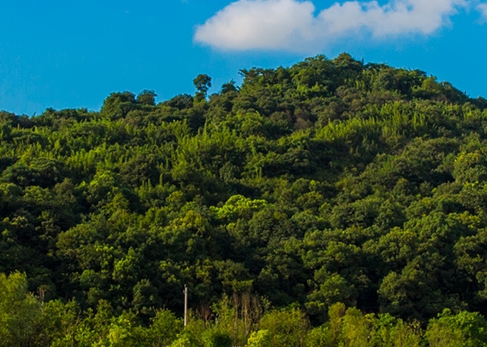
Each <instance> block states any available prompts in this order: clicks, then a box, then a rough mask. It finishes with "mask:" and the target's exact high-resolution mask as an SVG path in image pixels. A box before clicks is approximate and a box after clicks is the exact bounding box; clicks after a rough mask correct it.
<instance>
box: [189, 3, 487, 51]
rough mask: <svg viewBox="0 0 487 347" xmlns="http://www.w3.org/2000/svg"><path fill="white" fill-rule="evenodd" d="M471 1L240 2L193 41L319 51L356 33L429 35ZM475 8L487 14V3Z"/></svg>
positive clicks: (200, 29) (200, 28) (220, 14)
mask: <svg viewBox="0 0 487 347" xmlns="http://www.w3.org/2000/svg"><path fill="white" fill-rule="evenodd" d="M471 3H472V1H469V0H391V1H390V2H388V3H386V4H385V5H380V4H379V3H378V2H377V1H368V2H359V1H347V2H342V3H335V4H334V5H332V6H331V7H329V8H326V9H324V10H322V11H321V12H319V13H316V8H315V6H314V4H313V3H312V2H311V1H299V0H238V1H237V2H234V3H231V4H230V5H228V6H227V7H225V8H224V9H222V10H221V11H219V12H218V13H216V14H215V15H214V16H213V17H212V18H210V19H209V20H208V21H206V23H205V24H203V25H201V26H198V27H197V29H196V33H195V36H194V39H195V41H196V42H198V43H202V44H206V45H209V46H211V47H214V48H218V49H223V50H249V49H266V50H297V51H310V50H311V51H313V50H317V49H321V48H323V47H324V46H326V45H327V44H330V43H331V42H332V41H334V40H338V39H343V38H344V37H351V36H355V35H359V34H360V35H364V34H368V35H372V37H374V38H385V37H390V36H399V35H407V34H422V35H429V34H431V33H433V32H435V31H436V30H438V29H440V28H441V27H443V26H445V25H448V24H449V22H450V17H451V16H452V15H454V14H455V13H456V12H457V11H458V9H460V8H465V7H469V6H471ZM477 8H478V9H479V10H480V11H482V12H483V13H484V14H485V15H486V17H487V5H485V4H481V5H478V6H477Z"/></svg>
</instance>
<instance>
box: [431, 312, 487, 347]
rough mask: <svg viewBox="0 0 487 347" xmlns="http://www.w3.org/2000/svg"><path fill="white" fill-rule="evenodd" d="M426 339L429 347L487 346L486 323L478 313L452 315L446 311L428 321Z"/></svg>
mask: <svg viewBox="0 0 487 347" xmlns="http://www.w3.org/2000/svg"><path fill="white" fill-rule="evenodd" d="M426 338H427V340H428V342H429V345H430V346H431V347H437V346H438V347H440V346H445V347H449V346H465V347H467V346H468V347H476V346H485V345H486V344H487V321H486V320H485V318H484V317H482V316H479V314H478V313H473V312H466V311H462V312H460V313H458V314H456V315H453V314H452V313H451V311H450V310H448V309H446V310H444V311H443V312H442V313H441V314H439V315H438V318H435V319H432V320H430V323H429V325H428V330H427V331H426Z"/></svg>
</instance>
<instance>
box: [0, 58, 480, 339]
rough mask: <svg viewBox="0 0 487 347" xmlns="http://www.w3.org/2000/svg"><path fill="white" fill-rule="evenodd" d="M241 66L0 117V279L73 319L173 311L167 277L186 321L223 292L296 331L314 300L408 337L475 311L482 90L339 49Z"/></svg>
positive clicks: (324, 311) (314, 322) (309, 316)
mask: <svg viewBox="0 0 487 347" xmlns="http://www.w3.org/2000/svg"><path fill="white" fill-rule="evenodd" d="M241 73H242V75H243V77H244V81H243V84H242V85H241V86H240V87H237V86H236V85H235V83H233V82H229V83H226V84H224V85H223V86H222V87H221V90H220V92H219V93H216V94H213V95H208V90H209V87H210V86H211V78H210V77H209V76H207V75H199V76H197V77H196V78H195V80H194V84H195V88H196V91H195V94H194V95H178V96H175V97H174V98H172V99H170V100H167V101H164V102H161V103H159V104H157V105H156V103H155V96H156V95H155V94H154V93H153V92H151V91H144V92H142V93H140V94H139V95H137V96H136V95H134V94H132V93H130V92H123V93H113V94H111V95H110V96H108V97H107V99H106V100H105V102H104V104H103V107H102V109H101V110H100V112H89V111H87V110H84V109H80V110H60V111H56V110H53V109H48V110H46V112H45V113H44V114H42V115H40V116H38V117H33V118H29V117H26V116H18V115H14V114H10V113H8V112H2V113H0V139H1V141H0V214H1V216H0V232H1V235H0V273H5V274H6V276H7V275H10V276H12V275H11V274H14V275H15V276H20V277H22V276H23V275H21V274H25V276H26V277H22V278H23V279H24V280H25V281H26V283H25V285H26V286H27V287H26V289H25V290H27V291H30V292H32V293H33V294H34V295H35V297H36V298H37V299H35V300H36V302H38V303H39V305H40V308H39V310H40V311H39V312H40V313H39V314H43V313H42V312H44V311H43V310H46V309H47V308H49V309H59V310H64V311H63V312H68V311H69V310H74V311H69V312H79V315H78V313H76V314H75V313H72V314H73V317H76V319H78V321H76V322H77V324H84V323H82V322H84V319H95V317H97V315H100V314H101V315H103V314H105V313H104V312H105V311H107V310H111V311H110V312H111V313H110V314H109V315H108V313H107V315H108V316H107V317H110V318H106V319H108V320H109V321H110V322H115V320H117V319H126V320H127V321H126V322H133V327H134V329H135V327H138V326H139V324H140V329H143V330H144V329H151V326H153V325H154V324H156V323H155V322H156V320H157V319H158V318H157V317H159V316H158V315H164V317H169V316H170V317H172V318H170V319H171V322H179V321H178V319H179V318H176V317H181V315H182V307H183V295H182V290H183V287H184V285H185V284H186V285H187V286H188V288H189V293H190V295H189V302H190V308H191V311H192V312H193V315H194V322H203V323H204V325H205V329H207V328H208V327H210V326H212V325H211V324H217V323H215V320H214V318H215V317H217V316H218V315H220V316H222V315H224V314H223V313H222V312H221V309H220V311H219V309H218V308H217V307H220V306H221V305H222V303H223V302H225V298H227V299H228V298H230V299H228V300H230V303H229V304H228V307H229V308H228V309H231V310H237V308H236V307H239V306H238V305H237V306H235V303H234V302H233V299H232V298H235V297H237V298H242V297H245V298H254V299H255V301H256V302H257V301H258V302H259V304H258V305H257V304H255V307H254V306H251V307H250V306H249V307H250V308H249V310H250V311H252V310H253V309H254V308H255V310H257V313H259V312H261V311H262V312H261V313H260V315H259V319H258V321H259V322H262V321H261V318H262V319H263V320H264V322H265V317H266V315H271V316H272V315H279V314H283V315H286V314H288V315H291V316H293V315H298V316H299V317H301V316H300V315H302V317H301V318H299V319H302V320H303V322H307V323H306V324H310V325H309V326H307V325H306V329H304V328H303V329H304V330H306V334H308V332H309V331H315V330H312V328H311V327H321V328H316V329H325V330H326V329H328V328H329V329H332V330H333V329H335V328H331V324H335V323H336V322H335V323H332V322H333V319H335V318H333V319H332V318H331V317H329V311H330V310H332V311H333V310H335V311H333V312H335V313H336V312H338V311H340V312H341V313H340V314H338V313H336V314H337V315H339V317H340V318H339V321H340V322H342V323H343V322H344V321H348V320H347V319H350V321H353V322H355V320H356V322H357V324H359V325H360V324H364V326H367V329H369V330H370V329H372V330H370V331H379V330H380V326H382V325H384V324H385V325H387V324H390V325H387V326H388V327H389V328H390V327H393V326H394V327H396V326H399V325H400V326H401V327H402V328H401V329H403V328H404V329H406V330H407V331H410V332H411V334H413V335H414V334H417V336H419V337H418V338H421V339H425V338H426V337H425V336H430V335H428V334H426V335H424V334H423V333H421V332H424V331H429V330H428V329H433V328H432V327H434V326H436V325H435V324H440V323H438V322H440V321H441V322H448V323H445V324H450V323H451V322H453V321H455V320H457V319H461V318H458V317H462V316H461V315H464V316H465V317H467V318H465V321H469V319H470V321H471V322H476V323H475V324H477V323H478V322H481V323H478V324H480V325H482V324H484V321H483V318H482V316H481V315H478V314H476V313H473V312H479V313H480V314H482V315H485V314H487V309H486V307H487V306H486V303H487V287H486V284H487V262H486V260H487V229H486V227H487V214H486V208H487V181H486V180H487V160H486V152H487V142H486V138H487V136H486V135H487V134H486V129H487V111H486V108H487V101H486V100H484V99H482V98H478V99H471V98H469V97H468V96H467V95H465V94H464V93H462V92H460V91H458V90H457V89H455V88H454V87H453V86H452V85H450V84H449V83H445V82H438V81H437V80H436V79H435V78H434V77H431V76H427V75H426V73H424V72H422V71H418V70H413V71H410V70H405V69H395V68H392V67H389V66H387V65H382V64H364V63H363V62H360V61H356V60H354V59H352V58H351V57H350V56H349V55H347V54H342V55H340V56H338V57H337V58H336V59H334V60H328V59H326V58H325V57H323V56H317V57H314V58H309V59H306V60H305V61H303V62H301V63H298V64H296V65H294V66H292V67H289V68H278V69H256V68H253V69H250V70H242V71H241ZM8 278H9V277H4V279H3V281H6V282H5V283H7V282H8ZM3 288H6V285H5V286H3V287H1V288H0V290H4V289H3ZM5 290H6V289H5ZM23 295H24V296H25V295H27V294H25V293H24V294H23ZM25 297H26V298H29V296H28V295H27V296H25ZM254 299H252V300H254ZM26 300H27V299H26ZM249 300H251V299H249ZM252 300H251V301H252ZM338 303H342V304H343V305H345V306H340V305H341V304H338ZM34 304H35V303H34V302H32V305H34ZM35 305H37V304H35ZM35 305H34V306H35ZM100 305H101V306H100ZM218 305H220V306H218ZM249 305H250V304H249ZM6 307H8V305H7V306H6ZM100 307H102V308H101V309H100ZM345 307H348V308H350V309H349V310H347V309H346V308H345ZM220 308H221V307H220ZM332 308H333V309H332ZM445 309H446V311H445ZM66 310H68V311H66ZM0 312H2V314H5V311H0ZM48 312H49V311H48ZM100 312H101V313H100ZM107 312H108V311H107ZM171 312H172V313H171ZM442 312H443V313H442ZM257 313H256V314H257ZM66 314H68V313H66ZM69 314H71V313H69ZM372 314H375V315H372ZM438 314H442V316H441V317H440V318H437V317H438ZM347 315H349V316H347ZM459 315H460V316H459ZM7 316H8V315H7ZM237 316H238V315H237ZM81 317H83V318H81ZM222 317H223V316H222ZM238 317H240V316H238ZM272 317H274V316H272ZM276 317H277V316H276ZM293 317H294V318H293V319H297V318H296V317H295V316H293ZM347 317H348V318H347ZM353 317H355V318H353ZM2 319H3V318H2ZM5 319H6V318H5ZM73 319H74V318H73ZM100 319H101V318H100ZM103 319H105V318H103ZM164 319H166V318H164ZM168 319H169V318H168ZM239 319H240V318H239ZM269 319H271V320H272V319H278V318H275V317H274V318H269ZM279 319H280V318H279ZM282 319H284V318H282ZM337 319H338V318H337ZM354 319H355V320H354ZM431 319H433V321H431ZM435 319H436V320H435ZM132 320H133V321H132ZM221 321H222V319H220V320H219V322H221ZM256 321H257V320H256ZM386 321H387V322H389V323H387V322H386ZM470 321H469V322H470ZM107 322H108V321H107ZM428 322H430V324H429V325H428ZM431 322H436V323H431ZM203 323H201V324H203ZM342 323H340V324H342ZM53 324H54V323H53ZM56 324H57V326H56V327H57V328H60V325H59V324H61V323H59V322H58V323H56ZM63 324H64V323H63ZM66 324H68V323H66ZM69 324H71V323H69ZM69 324H68V325H69ZM86 324H88V323H86ZM89 324H95V323H89ZM100 324H101V323H100ZM110 324H112V323H110ZM110 324H108V323H107V324H105V323H103V326H104V327H105V328H106V329H108V326H110ZM113 324H115V323H113ZM124 324H125V323H124ZM127 324H128V323H127ZM131 324H132V323H131ZM161 324H162V323H161ZM164 324H165V323H164ZM168 324H169V323H168ZM171 324H172V323H171ZM174 324H176V323H174ZM178 324H179V323H177V324H176V326H179V325H178ZM194 324H196V325H197V324H200V323H194ZM222 324H223V323H222ZM242 324H243V323H242ZM249 324H250V323H249ZM255 324H257V323H255ZM259 324H260V323H259ZM262 324H264V323H262ZM269 324H271V323H269ZM303 324H304V323H303ZM323 324H324V325H323ZM336 324H338V323H336ZM343 324H345V323H343ZM347 324H348V323H347ZM350 324H351V323H350ZM354 324H355V323H354ZM381 324H382V325H381ZM415 324H416V325H415ZM431 324H433V325H431ZM441 324H443V323H441ZM441 324H440V325H441ZM451 324H454V323H451ZM455 324H456V323H455ZM472 324H474V323H472ZM385 325H384V326H385ZM440 325H438V326H440ZM480 325H479V326H480ZM70 326H71V325H70ZM131 326H132V325H131ZM215 326H216V325H215ZM257 326H258V327H260V325H254V327H257ZM265 326H266V325H265V324H264V328H262V327H260V328H256V329H254V330H252V329H250V328H249V329H250V330H249V329H248V330H247V331H248V334H247V335H245V338H242V339H241V340H239V343H245V341H247V338H249V339H250V337H249V336H254V338H255V339H258V338H262V339H263V341H264V340H265V339H267V337H265V336H264V335H265V334H267V333H265V332H260V331H262V330H268V331H271V330H269V329H271V328H269V329H267V328H265ZM327 327H328V328H327ZM57 328H56V329H57ZM389 328H388V329H389ZM46 329H47V328H46ZM86 329H88V328H86ZM89 329H92V330H93V329H94V330H96V329H95V328H89ZM127 329H128V328H127ZM137 329H138V328H137ZM175 329H176V328H175ZM195 329H197V328H195ZM198 329H199V328H198ZM212 329H213V328H212ZM215 329H216V328H215ZM222 329H223V328H222ZM225 329H226V328H225ZM225 329H223V330H224V331H227V332H228V329H226V330H225ZM337 329H338V328H337ZM340 329H342V328H340ZM340 329H339V330H340ZM364 329H365V328H364ZM374 329H375V330H374ZM391 329H392V328H391ZM398 329H399V328H398ZM408 329H409V330H408ZM438 329H440V328H438ZM462 329H463V328H462ZM94 330H93V331H94ZM176 330H177V329H176ZM176 330H175V331H176ZM187 330H188V329H186V330H185V331H187ZM304 330H303V331H304ZM369 330H367V331H369ZM2 331H4V330H1V328H0V334H1V333H4V332H2ZM107 331H108V330H107ZM144 331H146V330H144ZM212 331H213V330H212ZM336 331H338V330H336ZM336 331H334V332H333V333H330V334H335V335H333V336H335V340H333V341H335V342H334V343H338V342H337V341H338V340H336V339H338V338H339V337H337V336H341V335H336V334H338V333H337V332H336ZM340 331H341V330H340ZM462 331H463V330H462ZM178 333H179V334H182V333H180V332H179V330H178ZM178 333H175V335H174V336H176V335H178ZM254 333H255V334H257V335H259V334H260V335H259V336H260V337H257V335H255V334H254ZM5 334H6V333H5ZM202 334H203V333H202ZM208 334H210V333H208ZM229 334H231V333H229ZM252 334H254V335H252ZM269 334H270V336H271V337H273V336H274V335H275V334H274V333H269ZM306 334H305V335H306ZM317 334H318V333H317ZM323 334H324V333H323ZM326 334H328V333H326ZM340 334H341V333H340ZM374 334H375V333H374ZM223 335H225V334H223ZM107 336H108V335H107ZM178 336H179V337H181V336H182V335H178ZM198 336H199V335H198ZM201 336H203V335H201ZM205 336H206V335H205ZM303 336H304V335H303ZM306 336H308V335H306ZM330 336H331V335H330ZM415 336H416V335H415ZM462 336H463V335H462ZM465 336H466V335H465ZM181 338H182V337H181ZM188 338H189V337H188ZM222 338H223V339H224V337H222ZM482 338H483V337H482ZM306 339H307V338H306ZM450 340H452V341H453V340H454V339H453V338H451V339H450ZM90 341H91V340H90ZM174 341H176V340H174ZM201 341H203V340H201ZM201 341H200V342H201ZM233 341H234V342H235V341H236V340H235V339H234V340H233ZM249 341H250V342H248V343H249V345H251V344H250V343H251V341H253V340H249ZM265 341H267V340H265ZM265 341H264V342H262V343H267V342H265ZM425 341H426V340H425ZM428 341H429V340H428ZM200 342H198V343H200ZM90 343H91V342H90ZM181 343H183V342H181ZM201 343H205V342H201ZM255 343H257V342H255ZM259 343H260V342H259ZM269 343H271V342H269ZM300 343H301V342H300ZM371 343H372V342H371ZM411 343H412V342H411ZM431 343H432V342H430V344H431ZM289 344H291V343H289ZM80 345H82V344H81V343H80ZM162 345H163V344H162ZM180 345H181V346H182V345H183V344H180ZM274 345H276V346H277V345H278V344H277V342H276V343H274V344H271V346H274ZM291 345H292V344H291ZM295 345H296V346H301V345H302V344H301V345H300V344H295ZM332 345H333V344H330V346H332ZM335 345H336V344H335ZM411 345H413V344H411ZM433 345H434V344H433ZM178 346H179V345H178ZM252 346H254V345H252ZM255 346H257V344H256V345H255ZM259 346H261V345H259ZM262 346H264V345H262ZM438 346H440V345H438ZM442 346H443V345H442ZM445 346H446V345H445Z"/></svg>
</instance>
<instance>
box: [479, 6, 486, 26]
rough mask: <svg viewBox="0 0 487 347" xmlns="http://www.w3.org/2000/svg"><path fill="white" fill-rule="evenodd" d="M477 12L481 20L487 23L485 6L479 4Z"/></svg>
mask: <svg viewBox="0 0 487 347" xmlns="http://www.w3.org/2000/svg"><path fill="white" fill-rule="evenodd" d="M477 10H478V11H479V12H480V13H481V14H482V17H483V18H482V20H483V21H484V22H485V21H487V4H479V5H478V6H477Z"/></svg>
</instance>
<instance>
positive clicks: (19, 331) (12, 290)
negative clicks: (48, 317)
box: [0, 272, 40, 347]
mask: <svg viewBox="0 0 487 347" xmlns="http://www.w3.org/2000/svg"><path fill="white" fill-rule="evenodd" d="M39 315H40V303H39V301H38V300H37V299H36V298H35V297H34V296H33V295H31V294H29V293H28V291H27V280H26V277H25V274H21V273H18V272H17V273H13V274H11V275H9V276H6V275H5V274H2V273H0V346H2V347H3V346H5V347H7V346H30V343H31V341H32V340H34V338H35V333H36V328H37V327H36V325H37V322H38V319H39Z"/></svg>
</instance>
